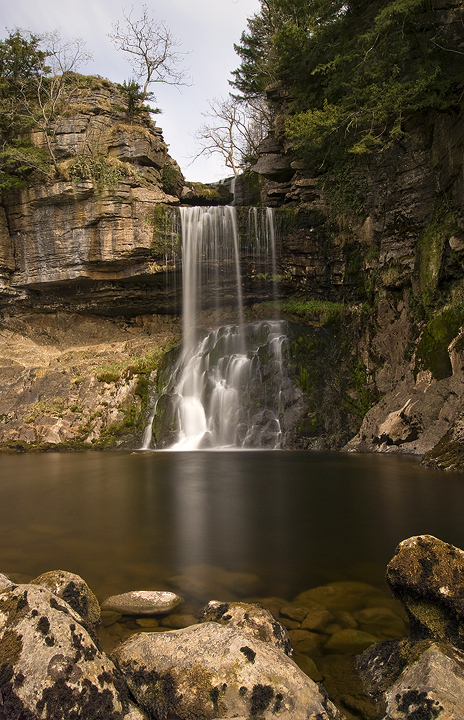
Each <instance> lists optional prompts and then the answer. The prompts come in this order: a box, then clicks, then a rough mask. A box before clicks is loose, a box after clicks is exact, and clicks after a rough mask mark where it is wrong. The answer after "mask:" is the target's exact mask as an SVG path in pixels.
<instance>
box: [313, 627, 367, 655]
mask: <svg viewBox="0 0 464 720" xmlns="http://www.w3.org/2000/svg"><path fill="white" fill-rule="evenodd" d="M378 641H379V638H378V637H375V636H374V635H371V634H370V633H367V632H363V631H362V630H355V629H353V628H345V629H342V630H337V631H336V632H334V633H333V635H331V637H330V638H329V639H328V640H327V642H326V643H325V645H324V648H325V649H326V650H327V651H329V652H335V653H343V654H346V655H357V654H358V653H361V652H363V650H365V649H366V648H368V647H369V645H373V644H374V643H377V642H378Z"/></svg>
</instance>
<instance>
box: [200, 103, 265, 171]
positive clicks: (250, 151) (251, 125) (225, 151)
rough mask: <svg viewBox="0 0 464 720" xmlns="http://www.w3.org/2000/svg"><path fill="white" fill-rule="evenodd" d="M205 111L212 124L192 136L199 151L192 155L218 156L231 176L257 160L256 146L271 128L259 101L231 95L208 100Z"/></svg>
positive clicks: (207, 124)
mask: <svg viewBox="0 0 464 720" xmlns="http://www.w3.org/2000/svg"><path fill="white" fill-rule="evenodd" d="M208 104H209V108H210V109H209V112H206V113H202V114H203V116H204V117H206V118H210V119H211V121H212V122H206V123H204V124H203V125H201V127H199V128H198V130H197V132H196V133H195V135H194V137H195V140H196V141H197V143H198V145H199V147H200V150H199V152H198V153H197V154H196V155H195V156H194V158H193V159H194V160H196V159H197V158H198V157H200V156H201V155H206V156H207V157H210V156H211V155H214V154H219V155H222V157H223V159H224V164H225V166H226V167H228V168H230V169H231V170H232V172H233V173H234V175H238V173H239V171H240V170H243V169H244V168H246V167H249V166H250V165H252V164H253V162H254V161H255V160H256V158H257V152H258V146H259V144H260V142H261V141H262V140H263V139H264V138H265V137H266V135H267V134H268V132H269V130H270V128H271V120H272V119H271V115H270V111H269V108H268V107H267V105H266V103H265V101H264V100H263V99H261V98H255V99H253V100H248V101H244V100H241V99H240V98H235V97H233V96H231V95H229V97H227V98H214V99H213V100H210V101H209V103H208Z"/></svg>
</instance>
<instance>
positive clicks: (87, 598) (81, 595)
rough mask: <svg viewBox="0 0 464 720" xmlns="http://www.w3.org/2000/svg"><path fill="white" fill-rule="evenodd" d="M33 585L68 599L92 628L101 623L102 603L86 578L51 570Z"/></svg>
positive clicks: (64, 571)
mask: <svg viewBox="0 0 464 720" xmlns="http://www.w3.org/2000/svg"><path fill="white" fill-rule="evenodd" d="M32 584H33V585H40V586H41V587H45V588H47V590H50V592H52V593H53V594H54V595H56V596H57V597H60V598H62V599H63V600H66V602H67V603H68V604H69V605H71V607H72V609H73V610H75V611H76V612H77V613H79V615H80V616H81V618H82V619H83V620H84V622H86V623H87V624H88V625H89V626H90V627H91V628H93V627H96V626H97V625H99V624H100V616H101V614H100V605H99V604H98V600H97V598H96V597H95V595H94V593H93V592H92V590H91V589H90V588H89V586H88V585H87V583H86V582H85V580H83V579H82V578H81V577H79V575H75V574H74V573H70V572H67V571H66V570H51V571H50V572H46V573H42V575H39V577H37V578H36V579H35V580H32Z"/></svg>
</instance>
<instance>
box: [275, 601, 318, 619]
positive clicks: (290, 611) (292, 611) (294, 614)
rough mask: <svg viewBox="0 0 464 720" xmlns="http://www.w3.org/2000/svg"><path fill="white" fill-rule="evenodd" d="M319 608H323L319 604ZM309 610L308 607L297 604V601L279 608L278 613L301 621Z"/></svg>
mask: <svg viewBox="0 0 464 720" xmlns="http://www.w3.org/2000/svg"><path fill="white" fill-rule="evenodd" d="M319 609H320V610H323V608H322V607H321V606H320V607H319ZM308 612H309V608H308V607H307V606H305V605H298V604H297V603H290V604H288V605H284V606H283V607H281V608H280V614H281V615H283V616H284V617H287V618H290V619H291V620H295V621H296V622H299V623H301V622H302V621H303V620H304V619H305V617H306V616H307V614H308Z"/></svg>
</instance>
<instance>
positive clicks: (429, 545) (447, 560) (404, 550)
mask: <svg viewBox="0 0 464 720" xmlns="http://www.w3.org/2000/svg"><path fill="white" fill-rule="evenodd" d="M387 582H388V584H389V586H390V588H391V589H392V591H393V593H394V594H395V595H396V597H397V598H398V599H399V600H400V601H401V603H402V604H403V606H404V608H405V610H406V612H407V614H408V617H409V622H410V628H411V636H412V637H413V638H414V639H421V638H432V639H434V640H439V641H442V642H448V643H450V644H451V645H454V646H455V647H457V648H459V649H464V552H463V551H462V550H460V549H459V548H456V547H454V546H453V545H450V544H449V543H445V542H443V541H442V540H439V539H438V538H435V537H433V536H432V535H419V536H416V537H411V538H408V539H407V540H403V542H402V543H400V545H399V546H398V548H397V550H396V553H395V555H394V557H393V558H392V560H391V561H390V562H389V564H388V566H387Z"/></svg>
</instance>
